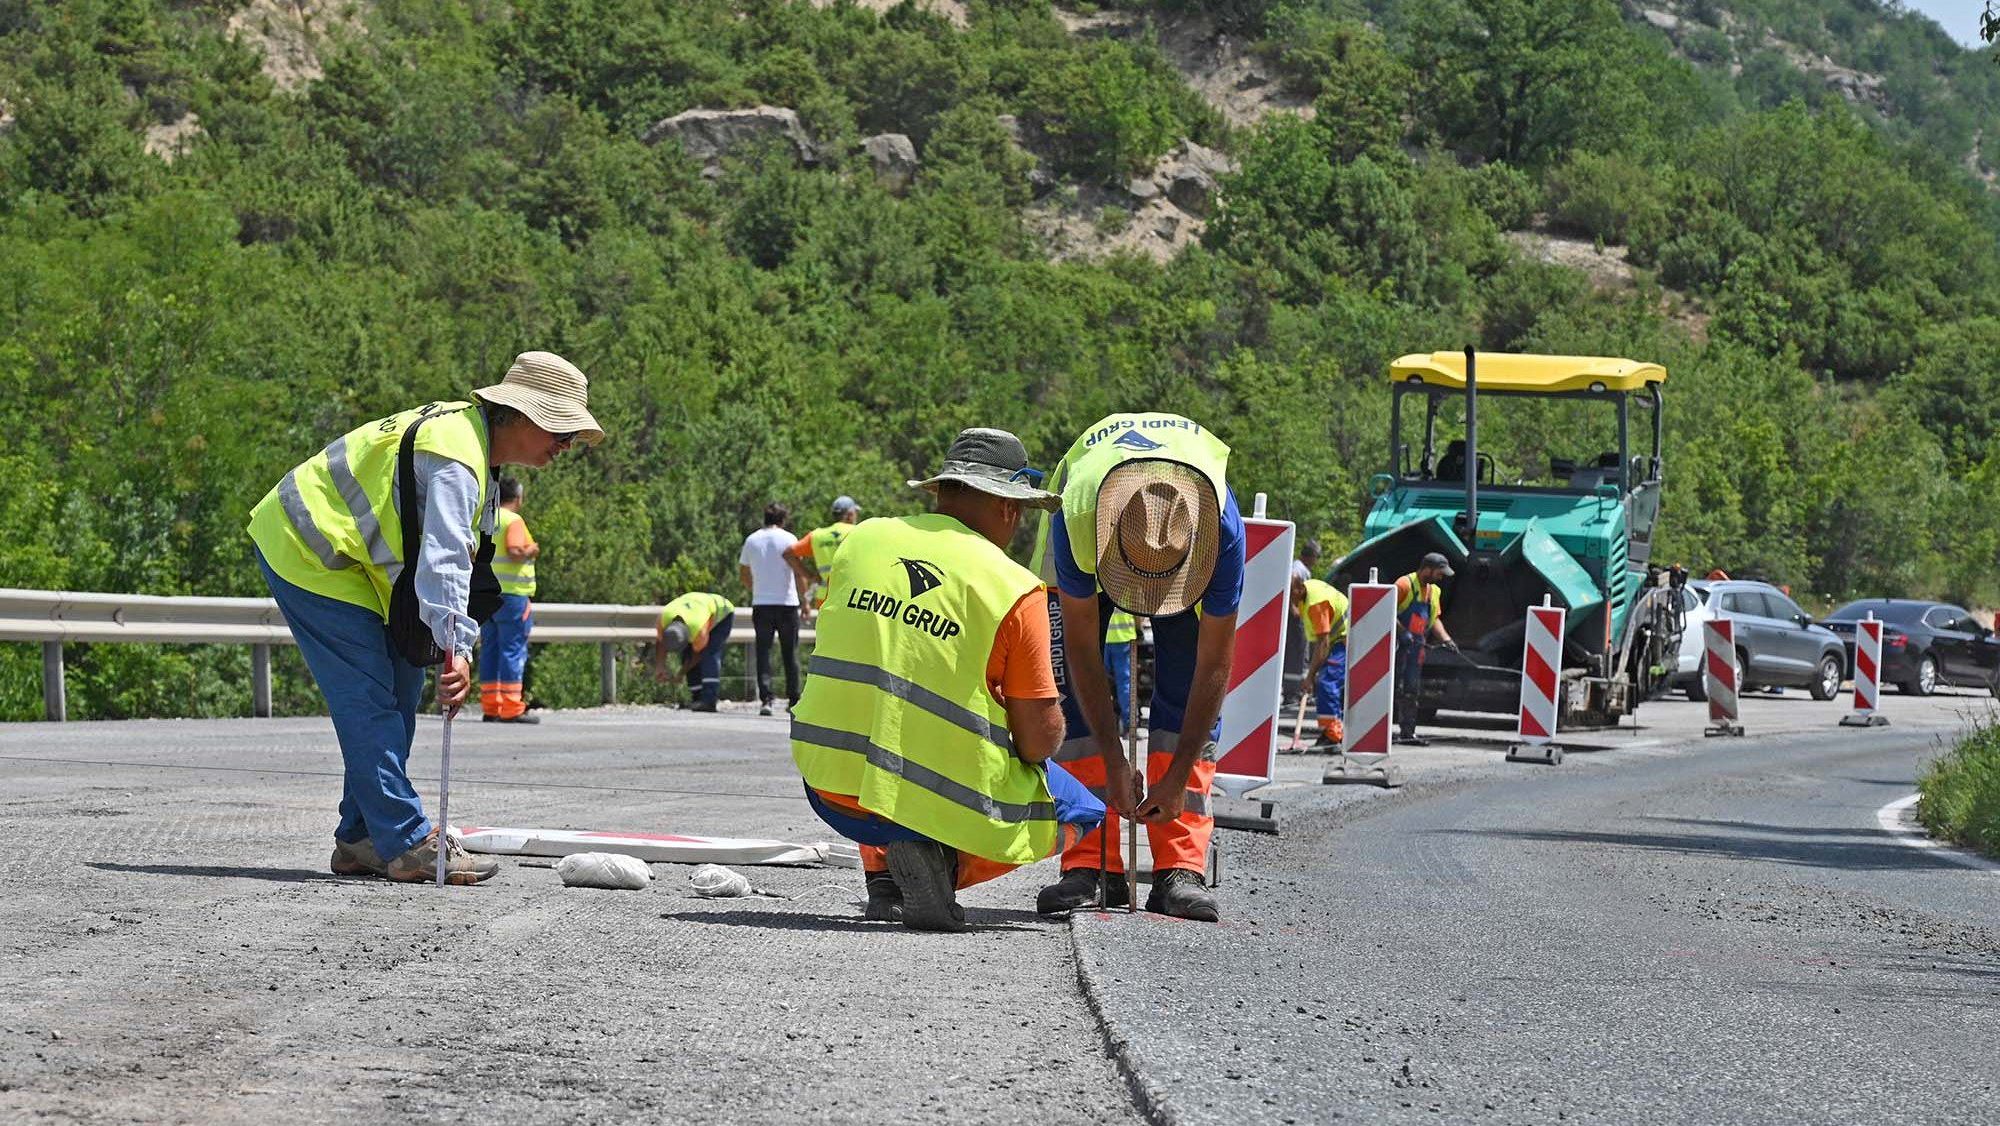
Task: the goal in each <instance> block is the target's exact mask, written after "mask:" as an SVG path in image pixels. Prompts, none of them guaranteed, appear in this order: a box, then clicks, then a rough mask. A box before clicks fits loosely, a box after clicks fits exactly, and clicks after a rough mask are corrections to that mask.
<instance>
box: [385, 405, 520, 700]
mask: <svg viewBox="0 0 2000 1126" xmlns="http://www.w3.org/2000/svg"><path fill="white" fill-rule="evenodd" d="M467 409H471V408H467ZM431 417H432V416H430V415H422V416H420V417H418V418H417V419H416V421H414V422H412V423H410V428H409V429H408V430H405V431H403V443H402V447H401V448H400V449H399V450H398V451H397V457H396V495H397V498H398V500H399V501H400V502H401V505H402V511H401V512H400V513H399V514H398V515H399V516H400V517H401V523H402V528H403V570H402V573H401V574H399V575H397V576H396V582H395V585H394V586H393V587H391V588H390V591H389V640H390V642H391V643H393V644H394V645H395V646H396V652H398V653H401V654H402V655H403V659H404V660H406V661H408V662H410V663H411V664H413V665H415V666H417V667H418V668H420V669H427V668H430V667H431V666H433V665H441V664H443V663H444V656H445V654H444V650H442V649H439V648H438V646H437V641H436V639H435V638H433V637H432V636H431V627H429V626H427V625H425V624H424V620H423V615H422V614H420V613H419V612H418V610H419V607H420V606H421V605H422V603H420V602H419V601H418V600H417V556H418V553H419V551H420V550H421V545H422V542H423V525H422V523H421V522H420V521H418V519H417V506H418V504H419V501H418V498H417V428H418V427H420V426H422V425H423V424H424V423H426V422H428V421H430V419H431ZM489 472H490V471H489ZM489 487H490V486H489ZM499 609H500V577H499V576H498V575H495V574H494V573H493V537H492V536H489V535H487V534H486V533H485V532H484V531H481V532H480V533H479V550H478V551H477V552H476V553H475V554H474V555H473V557H472V582H471V586H470V594H469V597H468V598H467V600H466V606H465V614H466V616H467V617H469V618H471V619H472V620H473V621H474V622H475V623H477V624H479V625H482V626H483V625H485V624H486V623H487V621H488V620H490V619H491V618H492V617H493V615H494V614H495V613H496V612H498V611H499Z"/></svg>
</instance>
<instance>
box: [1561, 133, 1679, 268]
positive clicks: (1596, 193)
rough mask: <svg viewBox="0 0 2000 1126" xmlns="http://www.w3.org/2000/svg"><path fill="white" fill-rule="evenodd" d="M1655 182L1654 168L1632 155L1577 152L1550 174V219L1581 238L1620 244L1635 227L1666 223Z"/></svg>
mask: <svg viewBox="0 0 2000 1126" xmlns="http://www.w3.org/2000/svg"><path fill="white" fill-rule="evenodd" d="M1658 184H1659V181H1658V179H1657V178H1656V177H1655V174H1654V172H1653V170H1652V169H1650V168H1648V167H1646V166H1645V165H1644V164H1642V163H1640V162H1639V161H1637V160H1635V159H1633V158H1631V157H1628V156H1622V155H1611V154H1603V153H1591V152H1579V153H1575V154H1572V155H1571V156H1570V158H1569V159H1568V160H1566V161H1564V162H1563V163H1562V164H1561V165H1560V166H1559V167H1557V168H1556V169H1555V170H1554V171H1552V172H1550V173H1549V178H1548V211H1549V218H1550V219H1551V220H1552V221H1553V222H1554V224H1555V225H1556V226H1557V227H1560V228H1562V229H1564V230H1568V231H1570V232H1572V233H1575V234H1579V235H1582V236H1584V237H1585V238H1596V239H1602V240H1604V241H1605V242H1607V243H1612V244H1615V245H1622V244H1624V243H1625V242H1626V241H1627V240H1628V237H1629V236H1630V234H1631V232H1632V230H1633V229H1634V228H1635V227H1637V228H1641V229H1644V230H1656V229H1658V228H1659V227H1661V226H1663V225H1664V224H1665V222H1666V209H1665V204H1664V203H1663V202H1662V201H1661V199H1660V195H1659V186H1658Z"/></svg>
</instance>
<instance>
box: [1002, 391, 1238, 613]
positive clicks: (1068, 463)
mask: <svg viewBox="0 0 2000 1126" xmlns="http://www.w3.org/2000/svg"><path fill="white" fill-rule="evenodd" d="M1128 461H1175V462H1179V463H1181V464H1182V465H1187V466H1191V467H1192V468H1194V469H1195V470H1197V471H1199V472H1200V473H1201V475H1202V476H1204V477H1206V478H1208V483H1209V485H1210V486H1211V487H1212V488H1214V490H1215V508H1216V511H1217V512H1220V511H1221V510H1222V505H1223V500H1224V498H1225V497H1226V496H1227V495H1228V492H1227V490H1228V488H1229V482H1228V476H1227V471H1228V468H1229V447H1228V446H1226V445H1224V444H1223V443H1222V440H1221V439H1219V438H1217V437H1216V436H1215V435H1213V434H1211V433H1209V432H1208V430H1207V429H1206V428H1204V427H1203V426H1202V425H1201V424H1199V423H1195V422H1190V421H1188V420H1187V419H1185V418H1182V417H1181V416H1179V415H1177V414H1114V415H1107V416H1105V417H1104V418H1102V419H1100V420H1098V422H1097V425H1095V426H1092V427H1091V428H1090V429H1089V430H1086V431H1084V434H1083V437H1081V438H1078V439H1077V440H1076V444H1075V445H1073V446H1071V447H1070V448H1069V452H1068V453H1066V454H1064V455H1063V459H1062V461H1061V462H1059V463H1057V465H1056V470H1055V473H1054V474H1053V475H1052V477H1051V483H1050V485H1049V486H1048V487H1049V489H1050V490H1051V491H1054V492H1060V493H1061V494H1062V514H1063V527H1064V529H1065V530H1066V531H1067V532H1068V533H1069V548H1070V554H1071V555H1072V556H1074V557H1075V559H1076V565H1077V567H1078V568H1079V569H1081V570H1082V571H1083V573H1084V574H1086V575H1092V574H1096V573H1097V490H1098V487H1099V486H1101V485H1102V484H1104V477H1105V475H1106V474H1108V473H1110V472H1111V471H1112V470H1113V469H1116V468H1118V467H1119V466H1120V465H1123V464H1124V463H1126V462H1128ZM1046 539H1047V525H1046V523H1045V524H1044V527H1043V532H1042V535H1041V536H1039V537H1038V541H1039V542H1038V543H1037V546H1036V551H1037V556H1038V558H1037V562H1038V564H1039V563H1040V562H1041V559H1042V557H1044V556H1045V555H1046V549H1047V542H1046ZM1050 581H1053V580H1050Z"/></svg>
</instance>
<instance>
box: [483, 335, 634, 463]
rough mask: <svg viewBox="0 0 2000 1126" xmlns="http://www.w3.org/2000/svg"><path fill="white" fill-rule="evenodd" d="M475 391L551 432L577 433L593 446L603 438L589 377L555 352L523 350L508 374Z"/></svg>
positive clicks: (489, 400) (579, 439)
mask: <svg viewBox="0 0 2000 1126" xmlns="http://www.w3.org/2000/svg"><path fill="white" fill-rule="evenodd" d="M473 394H474V395H477V396H478V397H479V398H480V399H482V400H484V401H486V402H489V403H493V404H495V405H498V406H503V407H513V408H514V409H515V410H517V411H520V412H521V413H522V414H524V415H527V416H528V421H530V422H532V423H534V424H535V425H536V426H539V427H541V428H542V429H544V430H546V431H548V432H549V433H551V434H575V435H576V436H577V440H578V441H581V442H583V443H585V444H587V445H592V446H594V445H596V444H597V443H599V442H602V441H603V440H604V428H603V427H601V426H599V425H598V424H597V419H596V418H594V417H592V416H591V413H590V380H588V379H586V378H585V377H584V374H583V373H582V372H581V371H578V370H577V367H576V365H575V364H573V363H570V362H569V361H568V360H565V359H563V358H562V357H561V356H558V355H556V354H555V353H554V352H523V353H521V354H520V355H518V356H516V357H514V366H513V367H511V368H508V369H507V375H506V377H505V378H503V379H501V380H500V382H498V383H495V384H494V385H492V386H491V387H481V388H480V389H479V390H477V391H474V392H473Z"/></svg>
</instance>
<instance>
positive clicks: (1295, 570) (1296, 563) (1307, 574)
mask: <svg viewBox="0 0 2000 1126" xmlns="http://www.w3.org/2000/svg"><path fill="white" fill-rule="evenodd" d="M1312 577H1313V573H1312V568H1311V567H1308V566H1306V564H1305V560H1303V559H1294V560H1292V578H1294V579H1296V580H1298V581H1299V582H1305V581H1306V580H1307V579H1309V578H1312Z"/></svg>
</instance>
